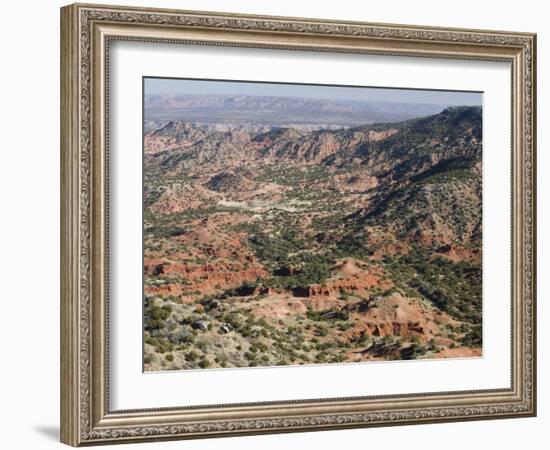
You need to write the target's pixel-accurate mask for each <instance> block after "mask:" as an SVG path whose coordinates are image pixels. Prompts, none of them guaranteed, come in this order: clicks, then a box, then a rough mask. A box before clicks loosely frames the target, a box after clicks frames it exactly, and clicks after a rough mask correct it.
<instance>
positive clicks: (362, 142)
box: [144, 107, 482, 370]
mask: <svg viewBox="0 0 550 450" xmlns="http://www.w3.org/2000/svg"><path fill="white" fill-rule="evenodd" d="M481 142H482V136H481V110H480V109H479V108H473V107H472V108H470V107H460V108H449V109H447V110H445V111H443V112H442V113H440V114H437V115H435V116H429V117H426V118H422V119H415V120H409V121H406V122H402V123H391V124H387V125H385V124H378V125H366V126H361V127H354V128H347V129H338V130H326V129H320V130H308V129H306V128H304V127H297V128H280V127H271V128H270V127H266V126H263V127H253V126H243V125H241V126H238V127H231V126H229V125H227V124H225V125H223V126H220V127H216V126H214V125H212V124H209V125H197V124H190V123H185V122H181V121H168V122H163V123H159V124H158V125H157V127H156V128H155V129H154V130H153V131H150V132H149V133H147V134H146V136H145V189H144V205H145V214H144V222H145V223H144V229H145V233H144V243H145V255H144V277H145V287H144V291H145V297H146V301H145V315H146V316H145V341H146V345H145V350H146V352H145V362H146V364H145V367H146V369H149V370H155V369H159V368H164V369H166V368H168V369H185V368H196V367H235V366H236V367H241V366H253V365H278V364H309V363H316V362H345V361H350V362H351V361H364V360H371V359H400V358H401V359H408V358H428V357H429V358H432V357H433V358H437V357H456V356H476V355H480V354H481V331H480V330H481V237H482V236H481V229H482V227H481V225H482V223H481V217H482V214H481V206H482V198H481V193H482V189H481ZM167 355H170V356H169V357H168V358H167Z"/></svg>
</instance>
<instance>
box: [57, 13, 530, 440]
mask: <svg viewBox="0 0 550 450" xmlns="http://www.w3.org/2000/svg"><path fill="white" fill-rule="evenodd" d="M112 40H138V41H146V42H147V41H157V42H178V43H188V44H193V43H202V44H209V45H221V46H238V47H258V48H269V49H294V50H304V49H307V50H314V51H323V52H348V53H364V54H383V55H408V56H417V57H427V58H459V59H468V60H497V61H507V62H510V63H511V66H512V80H513V82H512V111H513V114H512V162H513V164H512V166H513V169H512V172H513V173H512V186H511V189H512V199H513V200H512V203H513V204H512V216H513V218H512V247H513V253H512V261H513V262H512V264H513V267H512V361H511V370H512V385H511V387H510V388H509V389H499V390H486V391H468V392H449V393H435V394H434V393H421V394H410V395H399V396H385V397H371V398H365V397H353V398H347V399H330V400H311V401H298V400H296V401H289V402H280V403H254V404H241V405H231V406H227V405H226V406H223V405H214V406H211V407H193V408H186V407H182V408H174V409H161V410H136V411H111V410H110V409H109V401H108V371H107V361H108V359H107V356H108V334H107V332H106V330H107V320H108V302H107V298H106V287H107V285H108V278H107V276H108V273H107V266H106V256H107V254H108V247H107V245H108V243H107V239H106V237H107V235H106V230H107V226H108V223H107V218H108V216H107V207H108V198H107V197H106V189H105V187H106V185H107V183H108V179H107V173H106V170H105V169H106V164H107V157H108V153H107V150H108V148H107V136H108V120H107V119H108V111H107V109H106V104H107V102H106V99H107V95H108V92H107V88H108V83H107V81H108V78H107V77H108V73H107V71H106V68H107V64H108V57H109V43H110V42H111V41H112ZM535 51H536V36H535V35H534V34H530V33H510V32H501V31H483V30H467V29H444V28H432V27H417V26H405V25H384V24H373V23H359V22H334V21H327V20H314V19H300V18H288V17H264V16H250V15H241V14H226V13H223V14H220V13H210V12H194V11H193V12H192V11H174V10H159V9H142V8H129V7H112V6H105V5H104V6H99V5H85V4H84V5H81V4H75V5H71V6H66V7H64V8H62V9H61V237H62V239H61V241H62V246H61V440H62V442H64V443H67V444H70V445H73V446H79V445H92V444H107V443H120V442H129V441H145V440H161V439H179V438H200V437H214V436H230V435H244V434H260V433H278V432H296V431H313V430H326V429H336V428H352V427H366V426H382V425H398V424H419V423H426V422H443V421H457V420H473V419H496V418H503V417H520V416H533V415H535V413H536V386H535V381H536V366H535V362H536V357H535V356H536V348H535V346H536V336H535V322H536V318H535V284H536V283H535V260H536V257H535V244H536V241H535V237H536V236H535V233H536V229H535V226H536V224H535V180H536V174H535V84H536V79H535V69H536V66H535Z"/></svg>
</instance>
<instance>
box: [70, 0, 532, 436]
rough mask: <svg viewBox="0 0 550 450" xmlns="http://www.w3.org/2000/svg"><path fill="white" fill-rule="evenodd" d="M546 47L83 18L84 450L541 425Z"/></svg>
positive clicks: (251, 22)
mask: <svg viewBox="0 0 550 450" xmlns="http://www.w3.org/2000/svg"><path fill="white" fill-rule="evenodd" d="M535 38H536V36H535V35H534V34H531V33H517V32H513V33H512V32H503V31H485V30H465V29H444V28H431V27H421V26H408V25H407V26H405V25H384V24H371V23H360V22H345V23H344V22H333V21H327V20H315V19H301V18H285V17H263V16H262V17H260V16H247V15H239V14H227V13H223V14H221V13H210V12H195V11H174V10H158V9H143V8H129V7H111V6H95V5H81V4H75V5H71V6H67V7H64V8H62V9H61V59H62V61H61V91H62V98H61V110H62V115H61V128H62V129H61V172H62V173H61V176H62V180H61V181H62V192H61V205H62V211H61V225H62V231H61V232H62V248H61V256H62V258H61V261H62V270H61V273H62V278H61V295H62V297H61V314H62V320H61V322H62V329H61V355H62V361H61V367H62V374H61V440H62V442H64V443H66V444H70V445H73V446H80V445H92V444H108V443H122V442H137V441H146V440H161V439H190V438H204V437H216V436H230V435H243V434H259V433H279V432H296V431H314V430H326V429H338V428H351V427H367V426H382V425H384V426H385V425H400V424H421V423H427V422H442V421H459V420H475V419H496V418H504V417H528V416H533V415H535V414H536V383H535V381H536V380H535V378H536V367H535V364H536V349H535V275H536V273H535V260H536V258H535V231H536V216H535V195H536V194H535V144H536V130H535V126H536V123H535V86H536V73H535V68H536V63H535V55H536V40H535Z"/></svg>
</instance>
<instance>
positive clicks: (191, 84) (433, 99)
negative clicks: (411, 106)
mask: <svg viewBox="0 0 550 450" xmlns="http://www.w3.org/2000/svg"><path fill="white" fill-rule="evenodd" d="M144 87H145V94H146V95H151V94H195V95H197V94H198V95H200V94H211V95H263V96H279V97H306V98H319V99H322V98H324V99H333V100H334V99H341V100H369V101H385V102H403V103H432V104H437V105H481V98H482V94H481V92H464V91H435V90H421V89H395V88H393V89H392V88H369V87H347V86H320V85H313V86H312V85H303V84H285V83H257V82H240V81H204V80H189V79H187V80H183V79H172V78H145V79H144Z"/></svg>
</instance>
